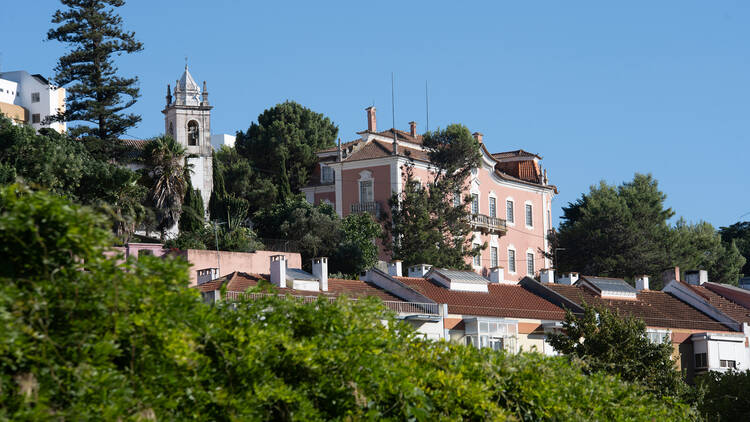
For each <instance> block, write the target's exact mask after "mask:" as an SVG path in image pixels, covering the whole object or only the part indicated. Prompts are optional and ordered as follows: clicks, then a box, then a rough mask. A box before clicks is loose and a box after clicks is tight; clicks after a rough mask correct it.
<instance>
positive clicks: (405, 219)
mask: <svg viewBox="0 0 750 422" xmlns="http://www.w3.org/2000/svg"><path fill="white" fill-rule="evenodd" d="M423 145H424V146H425V147H426V148H427V150H428V157H429V160H430V162H431V171H430V173H431V177H430V180H428V181H420V180H417V179H416V178H415V176H414V163H413V162H412V163H411V164H410V165H408V166H406V168H405V169H404V176H403V177H404V184H403V186H404V188H403V190H402V192H401V193H399V194H393V196H392V197H391V199H390V200H389V205H390V213H388V214H387V215H386V217H385V224H384V227H385V229H386V233H385V235H384V237H383V240H384V243H385V245H386V249H387V250H389V251H390V252H391V253H392V255H393V258H394V259H400V260H402V261H403V262H404V265H407V266H408V265H413V264H420V263H429V264H432V265H435V266H438V267H444V268H465V267H467V264H466V258H467V257H470V256H474V255H476V254H478V253H480V251H481V249H482V248H484V247H486V245H476V246H475V245H473V243H472V238H471V237H470V236H469V235H470V234H471V225H470V221H469V215H470V214H469V209H468V206H469V204H470V203H471V197H470V196H468V195H467V196H465V197H463V198H460V199H459V200H458V201H455V197H456V196H457V195H458V196H460V195H461V194H460V192H464V191H465V190H466V187H467V184H468V183H469V177H470V175H471V170H472V169H474V168H476V167H477V166H478V165H479V161H480V158H481V155H480V152H479V144H478V143H477V141H476V140H475V139H474V137H473V136H471V133H470V132H469V129H467V128H466V126H463V125H459V124H453V125H450V126H448V127H446V128H445V130H437V131H435V132H428V133H426V134H425V135H424V138H423ZM456 202H458V203H456Z"/></svg>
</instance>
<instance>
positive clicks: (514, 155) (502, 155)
mask: <svg viewBox="0 0 750 422" xmlns="http://www.w3.org/2000/svg"><path fill="white" fill-rule="evenodd" d="M492 156H493V157H494V158H495V159H497V160H502V159H503V158H517V157H529V158H538V159H540V160H541V159H542V157H540V156H539V155H537V154H534V153H531V152H528V151H524V150H522V149H517V150H515V151H504V152H496V153H493V154H492Z"/></svg>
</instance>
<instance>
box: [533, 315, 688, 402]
mask: <svg viewBox="0 0 750 422" xmlns="http://www.w3.org/2000/svg"><path fill="white" fill-rule="evenodd" d="M548 341H549V344H550V345H551V346H552V347H554V348H555V350H557V351H558V352H560V353H562V354H564V355H567V356H569V357H572V358H575V359H580V360H581V361H582V362H583V368H584V370H585V371H586V372H587V373H595V372H606V373H609V374H612V375H618V376H620V377H621V378H622V379H624V380H626V381H629V382H634V383H639V384H642V385H643V386H644V387H646V388H647V389H648V390H650V391H651V392H652V393H654V394H657V395H660V396H662V397H663V398H665V399H666V398H670V397H671V398H672V399H677V398H687V396H688V394H690V389H689V388H688V387H687V385H686V384H685V382H684V381H683V380H682V376H681V375H680V373H679V372H678V371H677V370H676V368H675V362H674V361H673V360H672V352H673V349H672V342H671V341H667V342H664V343H661V344H654V343H651V342H650V341H649V339H648V336H647V335H646V324H645V323H644V322H643V320H641V319H638V318H633V317H629V316H624V315H618V314H616V313H614V312H612V311H610V310H609V309H607V308H595V307H592V306H587V305H584V313H583V315H582V316H580V317H578V316H576V315H574V314H573V313H572V312H570V311H568V312H567V313H566V315H565V321H563V329H562V332H561V333H556V334H551V335H549V337H548Z"/></svg>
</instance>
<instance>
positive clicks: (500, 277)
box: [490, 267, 505, 283]
mask: <svg viewBox="0 0 750 422" xmlns="http://www.w3.org/2000/svg"><path fill="white" fill-rule="evenodd" d="M490 282H492V283H504V282H505V270H504V269H503V267H492V268H490Z"/></svg>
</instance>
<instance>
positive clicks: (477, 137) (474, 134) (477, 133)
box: [472, 132, 484, 142]
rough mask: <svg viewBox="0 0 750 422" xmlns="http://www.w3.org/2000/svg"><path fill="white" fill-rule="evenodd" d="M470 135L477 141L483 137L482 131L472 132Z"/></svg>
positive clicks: (480, 140)
mask: <svg viewBox="0 0 750 422" xmlns="http://www.w3.org/2000/svg"><path fill="white" fill-rule="evenodd" d="M472 135H473V136H474V139H476V140H477V142H482V139H483V138H484V135H483V134H482V132H474V133H472Z"/></svg>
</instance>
